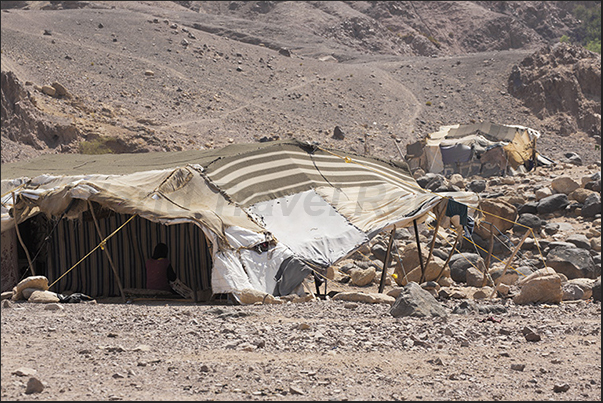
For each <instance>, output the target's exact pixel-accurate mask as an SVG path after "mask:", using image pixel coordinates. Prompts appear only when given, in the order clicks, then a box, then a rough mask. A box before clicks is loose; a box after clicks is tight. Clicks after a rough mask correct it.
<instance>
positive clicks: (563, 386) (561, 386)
mask: <svg viewBox="0 0 603 403" xmlns="http://www.w3.org/2000/svg"><path fill="white" fill-rule="evenodd" d="M569 388H570V386H569V385H568V384H567V383H556V384H555V386H553V392H555V393H559V392H567V391H568V390H569Z"/></svg>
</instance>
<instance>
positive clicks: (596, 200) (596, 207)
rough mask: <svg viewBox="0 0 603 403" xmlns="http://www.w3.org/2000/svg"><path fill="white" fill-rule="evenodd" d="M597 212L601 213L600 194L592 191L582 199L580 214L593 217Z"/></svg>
mask: <svg viewBox="0 0 603 403" xmlns="http://www.w3.org/2000/svg"><path fill="white" fill-rule="evenodd" d="M597 214H601V195H600V194H599V193H596V192H593V193H591V194H590V195H588V197H587V198H586V199H585V200H584V203H583V206H582V216H583V217H594V216H595V215H597Z"/></svg>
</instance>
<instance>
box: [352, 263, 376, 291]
mask: <svg viewBox="0 0 603 403" xmlns="http://www.w3.org/2000/svg"><path fill="white" fill-rule="evenodd" d="M348 275H349V276H350V278H351V280H352V284H354V285H355V286H358V287H363V286H365V285H368V284H370V283H371V282H372V281H373V279H374V278H375V276H376V275H377V271H376V270H375V267H373V266H371V267H369V268H367V269H360V268H358V269H352V270H350V271H349V273H348Z"/></svg>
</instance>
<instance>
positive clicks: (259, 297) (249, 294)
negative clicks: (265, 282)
mask: <svg viewBox="0 0 603 403" xmlns="http://www.w3.org/2000/svg"><path fill="white" fill-rule="evenodd" d="M236 295H237V297H239V301H240V302H241V304H243V305H245V304H255V303H263V304H282V303H284V302H285V301H283V300H281V299H280V298H276V297H274V295H272V294H268V293H265V292H262V291H258V290H254V289H251V288H246V289H244V290H241V291H239V292H237V293H236Z"/></svg>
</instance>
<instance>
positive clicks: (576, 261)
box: [546, 245, 601, 280]
mask: <svg viewBox="0 0 603 403" xmlns="http://www.w3.org/2000/svg"><path fill="white" fill-rule="evenodd" d="M572 246H573V245H572ZM546 262H547V265H549V266H550V267H552V268H553V269H554V270H555V271H556V272H557V273H562V274H564V275H565V276H566V277H567V278H568V279H570V280H571V279H573V278H597V276H598V275H600V274H601V273H600V272H599V273H597V270H596V265H595V261H594V260H593V258H592V256H591V255H590V253H589V252H588V251H587V250H586V249H580V248H576V247H567V246H557V247H554V248H551V250H550V251H549V253H548V254H547V255H546Z"/></svg>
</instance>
